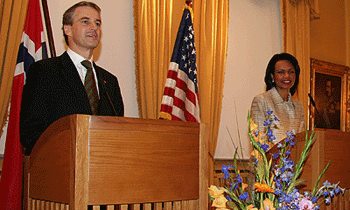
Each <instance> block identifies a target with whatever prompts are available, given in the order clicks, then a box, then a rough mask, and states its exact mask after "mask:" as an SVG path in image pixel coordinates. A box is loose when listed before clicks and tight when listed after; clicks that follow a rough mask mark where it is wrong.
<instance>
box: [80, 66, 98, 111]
mask: <svg viewBox="0 0 350 210" xmlns="http://www.w3.org/2000/svg"><path fill="white" fill-rule="evenodd" d="M81 64H82V65H83V66H84V67H85V68H86V69H87V72H86V76H85V82H84V86H85V90H86V93H87V95H88V97H89V102H90V106H91V111H92V114H95V113H96V112H97V108H98V93H97V87H96V81H95V76H94V72H93V71H92V66H91V63H90V61H88V60H84V61H82V62H81Z"/></svg>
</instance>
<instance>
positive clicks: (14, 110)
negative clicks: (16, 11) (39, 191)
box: [0, 0, 47, 209]
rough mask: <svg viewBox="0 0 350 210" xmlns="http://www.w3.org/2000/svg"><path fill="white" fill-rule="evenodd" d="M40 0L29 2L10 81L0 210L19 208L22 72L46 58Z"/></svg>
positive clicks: (0, 186)
mask: <svg viewBox="0 0 350 210" xmlns="http://www.w3.org/2000/svg"><path fill="white" fill-rule="evenodd" d="M39 3H40V0H29V2H28V9H27V15H26V21H25V25H24V29H23V34H22V40H21V44H20V46H19V50H18V55H17V65H16V69H15V73H14V78H13V87H12V95H11V104H10V106H11V107H10V113H9V119H8V128H7V136H6V145H5V153H4V159H3V170H2V174H1V182H0V209H21V199H22V198H21V196H22V168H23V164H22V162H23V154H22V150H21V144H20V140H19V117H20V108H21V99H22V90H23V86H24V83H25V73H26V72H27V71H28V68H29V66H30V64H32V63H33V62H35V61H37V60H41V59H43V58H47V47H46V43H45V41H44V40H45V34H44V30H43V22H42V16H41V10H40V4H39Z"/></svg>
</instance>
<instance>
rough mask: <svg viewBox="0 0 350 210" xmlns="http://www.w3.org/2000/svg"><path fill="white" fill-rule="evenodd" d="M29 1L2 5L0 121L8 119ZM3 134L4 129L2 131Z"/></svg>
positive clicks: (2, 2) (15, 1)
mask: <svg viewBox="0 0 350 210" xmlns="http://www.w3.org/2000/svg"><path fill="white" fill-rule="evenodd" d="M27 5H28V0H13V1H6V0H1V4H0V23H1V26H0V27H1V28H0V37H1V39H0V66H1V74H0V98H1V105H0V120H1V128H2V127H3V126H4V123H5V120H6V119H7V110H8V104H9V101H10V95H11V89H12V81H13V75H14V71H15V67H16V60H17V52H18V47H19V44H20V42H21V37H22V32H23V27H24V22H25V18H26V13H27ZM0 133H2V129H1V131H0Z"/></svg>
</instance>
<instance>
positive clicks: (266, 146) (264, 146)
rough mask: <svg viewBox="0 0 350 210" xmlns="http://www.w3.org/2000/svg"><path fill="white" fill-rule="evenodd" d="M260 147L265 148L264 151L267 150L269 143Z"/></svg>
mask: <svg viewBox="0 0 350 210" xmlns="http://www.w3.org/2000/svg"><path fill="white" fill-rule="evenodd" d="M260 148H261V149H263V150H264V152H266V151H267V149H269V145H267V144H263V145H261V146H260Z"/></svg>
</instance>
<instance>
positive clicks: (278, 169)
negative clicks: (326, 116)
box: [209, 111, 345, 210]
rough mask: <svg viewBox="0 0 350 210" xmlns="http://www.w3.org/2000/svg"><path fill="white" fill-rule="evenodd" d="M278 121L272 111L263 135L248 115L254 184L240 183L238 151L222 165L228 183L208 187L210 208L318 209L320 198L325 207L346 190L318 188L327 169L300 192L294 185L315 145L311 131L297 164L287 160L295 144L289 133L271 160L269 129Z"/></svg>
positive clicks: (331, 185) (271, 144) (297, 184)
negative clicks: (307, 189)
mask: <svg viewBox="0 0 350 210" xmlns="http://www.w3.org/2000/svg"><path fill="white" fill-rule="evenodd" d="M275 121H278V119H277V118H276V117H275V116H274V115H273V112H272V111H268V112H267V118H266V121H265V122H264V125H265V128H266V129H265V130H266V132H265V133H261V132H259V131H258V130H257V127H258V126H257V125H256V124H255V123H254V121H253V120H252V119H251V117H250V114H248V123H249V132H248V134H249V138H250V142H251V144H252V146H253V151H252V152H251V155H252V156H253V157H254V162H253V163H252V165H253V167H252V168H253V169H254V175H255V176H254V182H255V183H254V184H251V185H252V186H250V185H249V184H247V183H243V182H242V177H241V175H240V174H239V171H238V169H237V154H238V153H237V149H236V151H235V154H234V160H233V165H231V164H229V165H227V166H226V165H223V166H222V172H223V173H224V177H223V179H224V180H226V181H228V183H229V184H228V185H227V186H224V187H216V186H213V185H212V186H210V188H209V196H210V199H211V200H212V206H213V207H216V209H217V210H228V209H234V210H236V209H237V210H287V209H288V210H289V209H313V210H318V209H319V205H318V204H317V202H318V201H319V200H320V199H321V198H322V197H323V198H324V201H325V203H326V204H329V203H330V202H331V198H332V197H334V196H335V195H337V194H339V193H340V192H342V193H343V194H344V192H345V189H343V188H340V187H339V185H338V184H339V183H338V184H331V183H329V182H328V181H326V182H325V183H323V186H322V187H320V188H319V189H317V186H318V184H319V182H320V179H321V177H322V176H323V174H324V173H325V171H326V170H327V168H328V167H329V165H330V163H328V164H327V166H326V167H325V169H324V170H323V171H322V173H321V174H320V175H319V177H318V179H317V181H316V183H315V186H314V188H313V190H312V192H306V191H305V192H301V191H300V190H299V189H298V188H297V186H299V185H300V184H302V183H303V182H304V180H300V179H298V178H299V176H300V174H301V172H302V169H303V166H304V162H305V160H306V158H307V156H308V153H309V152H310V149H311V146H312V143H313V142H314V138H315V136H314V132H313V131H312V132H311V133H309V132H308V131H306V136H305V138H306V139H305V146H304V148H303V150H302V153H301V155H300V159H299V161H298V162H297V163H296V164H294V162H293V161H292V160H291V159H290V149H291V148H292V147H293V146H294V145H295V140H294V137H295V132H294V131H288V132H287V133H286V135H287V138H286V140H285V141H283V142H282V143H278V144H277V149H278V151H277V153H276V154H272V155H271V157H269V155H268V154H267V151H268V150H269V149H270V148H271V147H272V146H273V145H274V144H273V143H272V141H273V140H274V139H275V137H274V135H273V132H272V129H271V128H273V127H274V126H275V125H274V122H275Z"/></svg>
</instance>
